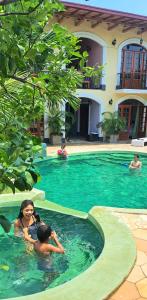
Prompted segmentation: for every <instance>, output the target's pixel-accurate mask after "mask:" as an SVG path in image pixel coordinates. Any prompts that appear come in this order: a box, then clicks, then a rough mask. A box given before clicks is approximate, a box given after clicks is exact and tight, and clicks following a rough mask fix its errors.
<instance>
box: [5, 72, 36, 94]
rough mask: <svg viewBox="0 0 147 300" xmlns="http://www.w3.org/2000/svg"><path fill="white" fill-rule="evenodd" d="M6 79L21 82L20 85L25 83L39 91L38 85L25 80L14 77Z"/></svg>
mask: <svg viewBox="0 0 147 300" xmlns="http://www.w3.org/2000/svg"><path fill="white" fill-rule="evenodd" d="M8 78H11V79H14V80H16V81H19V82H22V83H27V84H29V85H31V86H32V87H34V88H37V89H39V90H41V87H40V86H39V85H37V84H34V83H32V82H30V81H28V80H26V79H25V78H21V77H17V76H14V75H10V76H9V75H8Z"/></svg>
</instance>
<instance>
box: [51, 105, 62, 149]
mask: <svg viewBox="0 0 147 300" xmlns="http://www.w3.org/2000/svg"><path fill="white" fill-rule="evenodd" d="M64 123H65V122H64V116H63V112H62V111H60V110H59V108H55V107H54V108H53V109H50V112H49V122H48V125H49V129H50V141H51V144H52V145H58V144H61V131H62V127H63V125H64Z"/></svg>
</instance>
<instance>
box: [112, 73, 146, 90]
mask: <svg viewBox="0 0 147 300" xmlns="http://www.w3.org/2000/svg"><path fill="white" fill-rule="evenodd" d="M117 76H118V81H117V82H118V85H117V89H147V71H145V72H133V73H127V72H125V73H119V74H118V75H117Z"/></svg>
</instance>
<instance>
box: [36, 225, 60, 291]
mask: <svg viewBox="0 0 147 300" xmlns="http://www.w3.org/2000/svg"><path fill="white" fill-rule="evenodd" d="M37 237H38V241H37V242H36V243H35V244H34V250H35V251H36V254H37V258H38V269H39V270H40V271H44V286H45V287H47V286H48V285H49V283H51V281H52V280H53V279H54V278H55V277H57V275H58V273H57V272H56V271H55V270H54V268H53V266H52V261H51V253H52V252H56V253H62V254H63V253H64V248H63V246H62V244H61V243H60V242H59V241H58V238H57V235H56V233H55V231H52V229H51V227H50V226H48V225H41V226H40V227H38V229H37ZM51 239H52V240H53V241H54V242H55V244H56V246H53V245H52V244H49V240H51Z"/></svg>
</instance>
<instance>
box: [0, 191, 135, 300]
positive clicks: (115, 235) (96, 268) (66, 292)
mask: <svg viewBox="0 0 147 300" xmlns="http://www.w3.org/2000/svg"><path fill="white" fill-rule="evenodd" d="M22 200H23V199H21V201H22ZM19 203H20V200H18V199H17V200H15V201H11V200H10V195H9V200H7V201H0V207H8V206H16V205H18V204H19ZM35 206H36V207H39V208H43V209H48V210H54V211H58V212H60V213H64V214H70V215H73V216H76V217H80V218H84V219H85V218H87V219H88V220H89V221H91V222H92V223H93V224H94V226H95V227H96V228H97V229H98V230H99V231H100V232H101V231H102V232H101V233H102V234H103V236H104V239H105V243H104V248H103V251H102V253H101V255H100V256H99V257H98V259H97V260H96V261H95V262H94V263H93V264H92V265H91V266H90V267H89V268H88V269H87V270H86V271H84V272H83V273H81V274H80V275H78V276H77V277H75V278H74V279H72V280H71V281H68V282H66V283H65V284H62V285H60V286H58V287H56V288H52V289H49V290H46V291H43V292H40V293H36V294H32V295H28V296H21V297H16V298H10V299H11V300H34V298H35V299H36V300H42V299H47V300H57V299H59V298H60V300H71V295H72V299H73V300H81V299H84V300H102V299H106V298H107V297H108V296H109V295H110V294H111V293H112V292H113V291H114V290H115V289H116V288H118V286H119V285H120V284H121V283H122V282H123V281H124V279H125V278H126V277H127V276H128V274H129V272H130V271H131V269H132V267H133V265H134V262H135V259H136V246H135V242H134V240H133V237H132V234H131V232H130V231H129V229H128V228H127V226H126V225H124V224H123V223H121V222H120V221H119V219H118V218H116V217H115V216H113V215H112V214H111V213H110V212H109V211H107V209H105V208H101V207H93V208H92V209H91V210H90V211H89V213H88V214H86V213H82V212H79V211H75V210H71V209H68V208H65V207H63V206H60V205H57V204H55V203H53V202H49V201H46V200H44V201H42V200H35Z"/></svg>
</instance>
